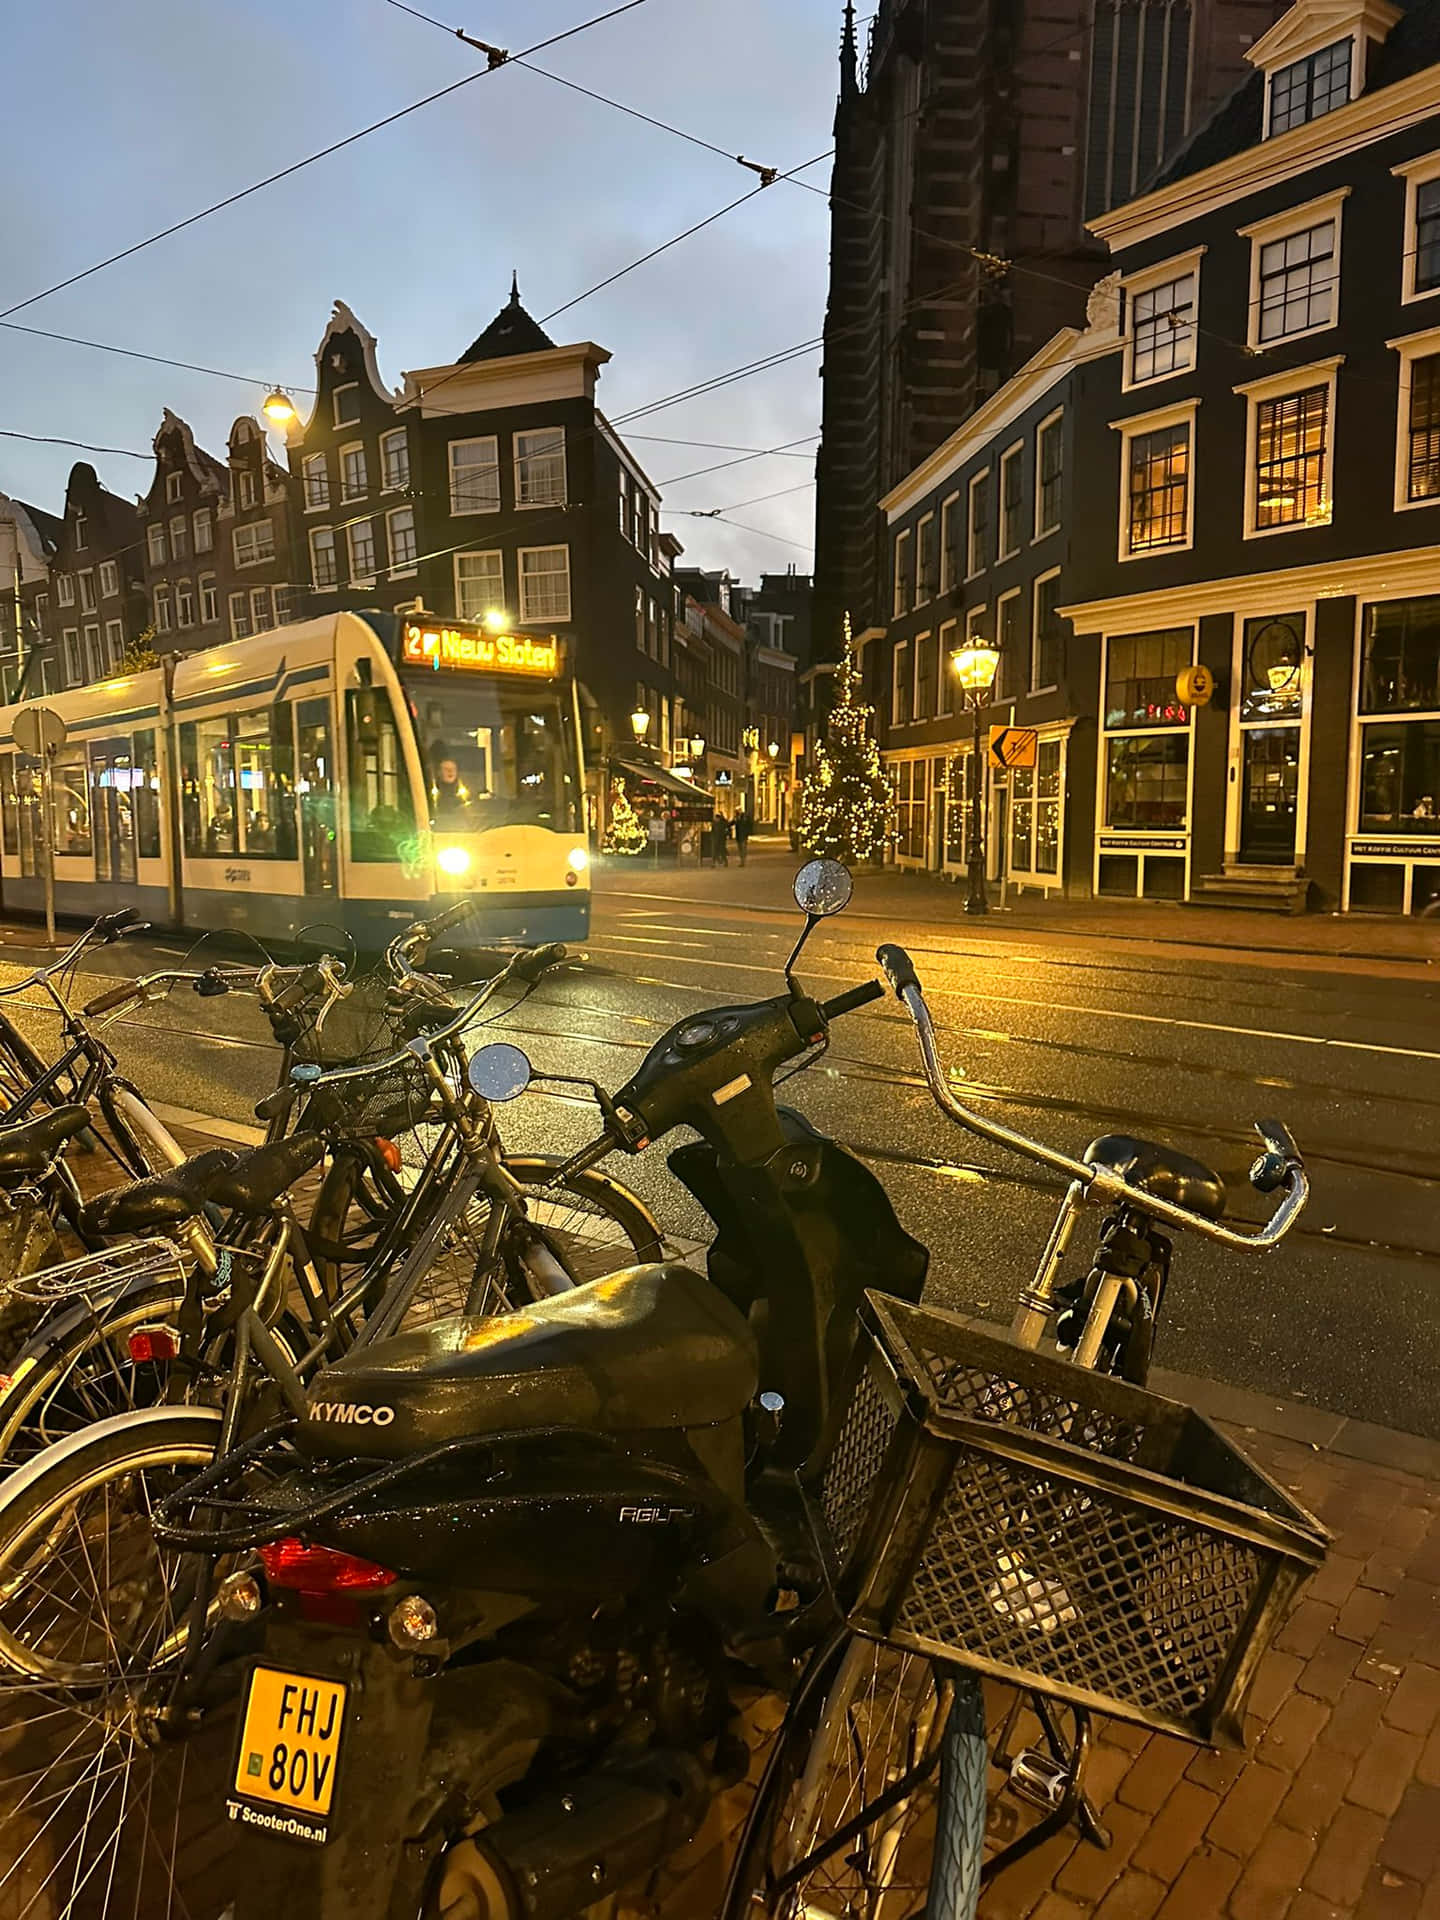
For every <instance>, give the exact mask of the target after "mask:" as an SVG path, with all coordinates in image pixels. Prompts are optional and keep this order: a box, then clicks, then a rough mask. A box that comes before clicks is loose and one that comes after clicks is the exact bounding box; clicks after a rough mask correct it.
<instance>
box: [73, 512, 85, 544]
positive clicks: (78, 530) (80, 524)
mask: <svg viewBox="0 0 1440 1920" xmlns="http://www.w3.org/2000/svg"><path fill="white" fill-rule="evenodd" d="M75 545H76V546H77V547H79V548H80V549H81V550H82V551H83V550H84V547H85V515H84V514H83V513H77V514H76V515H75Z"/></svg>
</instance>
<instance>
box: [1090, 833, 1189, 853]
mask: <svg viewBox="0 0 1440 1920" xmlns="http://www.w3.org/2000/svg"><path fill="white" fill-rule="evenodd" d="M1100 851H1101V852H1102V853H1183V852H1184V851H1185V842H1184V840H1183V839H1179V840H1173V839H1172V840H1160V839H1156V838H1153V837H1147V838H1146V839H1143V840H1141V839H1139V838H1137V837H1136V836H1135V835H1133V834H1110V833H1102V834H1101V836H1100Z"/></svg>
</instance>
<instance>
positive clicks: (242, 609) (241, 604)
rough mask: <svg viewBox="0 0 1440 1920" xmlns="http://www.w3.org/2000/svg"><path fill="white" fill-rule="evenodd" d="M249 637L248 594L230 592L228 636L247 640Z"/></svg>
mask: <svg viewBox="0 0 1440 1920" xmlns="http://www.w3.org/2000/svg"><path fill="white" fill-rule="evenodd" d="M249 637H250V596H249V595H248V594H247V593H232V594H231V596H230V638H231V639H232V640H248V639H249Z"/></svg>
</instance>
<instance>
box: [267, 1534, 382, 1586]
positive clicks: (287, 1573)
mask: <svg viewBox="0 0 1440 1920" xmlns="http://www.w3.org/2000/svg"><path fill="white" fill-rule="evenodd" d="M260 1559H261V1563H262V1564H263V1566H264V1568H265V1575H266V1578H267V1579H268V1580H269V1581H270V1584H271V1585H272V1586H275V1587H293V1588H294V1590H295V1591H296V1592H297V1593H371V1592H374V1591H375V1590H376V1589H377V1588H379V1587H389V1586H393V1585H394V1582H395V1578H396V1576H395V1575H394V1574H393V1573H391V1571H390V1569H389V1568H388V1567H377V1566H376V1564H375V1562H374V1561H373V1560H362V1559H361V1558H360V1557H359V1555H358V1554H354V1553H340V1552H339V1551H338V1550H337V1549H336V1548H334V1547H307V1546H306V1544H305V1542H304V1541H303V1540H297V1539H295V1538H294V1536H293V1535H291V1536H289V1537H287V1538H286V1539H284V1540H276V1541H274V1542H273V1543H272V1544H271V1545H270V1546H268V1547H261V1549H260Z"/></svg>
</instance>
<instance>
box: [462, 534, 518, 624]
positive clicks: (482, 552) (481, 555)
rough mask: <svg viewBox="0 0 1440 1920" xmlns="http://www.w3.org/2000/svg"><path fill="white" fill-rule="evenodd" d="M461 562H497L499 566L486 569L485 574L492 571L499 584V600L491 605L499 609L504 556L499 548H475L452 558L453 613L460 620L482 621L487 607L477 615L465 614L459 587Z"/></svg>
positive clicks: (502, 583)
mask: <svg viewBox="0 0 1440 1920" xmlns="http://www.w3.org/2000/svg"><path fill="white" fill-rule="evenodd" d="M462 560H495V561H498V562H499V565H498V566H497V567H495V568H493V569H490V568H487V569H486V571H487V572H491V571H493V572H494V573H495V574H496V576H497V578H498V579H499V582H500V593H499V599H498V600H497V601H495V602H494V603H492V604H494V605H496V606H499V607H503V606H504V605H505V554H504V551H503V549H502V548H500V547H476V548H474V549H472V551H471V552H469V553H457V554H456V555H455V557H454V560H453V561H452V563H451V565H452V569H453V572H454V578H455V611H456V613H457V614H458V615H459V617H460V618H461V619H462V620H471V619H477V618H478V619H481V620H483V619H484V617H485V615H486V614H487V613H489V612H490V608H489V607H481V609H480V611H479V613H478V615H477V614H474V613H468V614H467V613H466V612H465V607H464V591H463V588H462V585H461V578H460V562H461V561H462Z"/></svg>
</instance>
